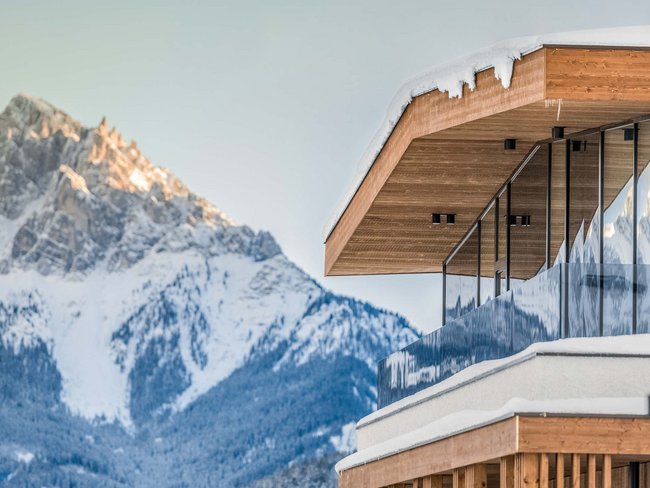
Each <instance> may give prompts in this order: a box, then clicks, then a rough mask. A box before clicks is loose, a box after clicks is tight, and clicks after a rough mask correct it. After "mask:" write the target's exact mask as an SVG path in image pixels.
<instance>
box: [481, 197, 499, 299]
mask: <svg viewBox="0 0 650 488" xmlns="http://www.w3.org/2000/svg"><path fill="white" fill-rule="evenodd" d="M495 223H496V215H495V205H494V203H493V204H492V205H491V206H490V209H489V210H488V211H487V213H486V214H485V217H484V218H483V220H482V221H481V278H480V279H481V282H480V287H481V303H480V305H483V304H484V303H487V302H488V301H489V300H491V299H492V298H494V272H495V261H496V255H495V252H494V251H495V249H494V239H495V234H494V232H495Z"/></svg>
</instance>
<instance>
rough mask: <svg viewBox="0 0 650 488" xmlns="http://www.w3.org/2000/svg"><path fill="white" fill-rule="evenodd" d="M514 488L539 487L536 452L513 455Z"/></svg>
mask: <svg viewBox="0 0 650 488" xmlns="http://www.w3.org/2000/svg"><path fill="white" fill-rule="evenodd" d="M514 488H539V456H538V455H537V454H516V455H515V486H514Z"/></svg>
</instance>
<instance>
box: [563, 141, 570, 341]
mask: <svg viewBox="0 0 650 488" xmlns="http://www.w3.org/2000/svg"><path fill="white" fill-rule="evenodd" d="M570 202H571V139H567V140H566V142H565V165H564V270H565V272H564V280H563V285H564V290H563V296H564V307H563V315H564V320H563V323H564V333H563V335H562V337H569V330H570V329H569V266H567V264H568V263H569V253H570V246H569V240H570V237H571V235H570V232H571V225H570V224H571V206H570Z"/></svg>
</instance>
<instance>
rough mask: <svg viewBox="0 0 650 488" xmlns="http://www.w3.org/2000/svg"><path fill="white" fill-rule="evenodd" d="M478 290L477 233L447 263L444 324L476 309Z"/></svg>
mask: <svg viewBox="0 0 650 488" xmlns="http://www.w3.org/2000/svg"><path fill="white" fill-rule="evenodd" d="M477 290H478V232H477V231H476V229H474V231H472V233H471V234H470V236H469V237H468V238H467V240H466V241H465V242H464V243H463V245H462V246H461V247H460V248H459V249H458V251H457V252H456V254H454V256H453V257H452V258H451V259H450V260H449V262H448V263H447V276H446V295H447V296H446V298H445V307H446V310H445V322H449V321H450V320H453V319H456V318H458V317H461V316H462V315H464V314H466V313H467V312H469V311H470V310H473V309H474V308H476V293H477Z"/></svg>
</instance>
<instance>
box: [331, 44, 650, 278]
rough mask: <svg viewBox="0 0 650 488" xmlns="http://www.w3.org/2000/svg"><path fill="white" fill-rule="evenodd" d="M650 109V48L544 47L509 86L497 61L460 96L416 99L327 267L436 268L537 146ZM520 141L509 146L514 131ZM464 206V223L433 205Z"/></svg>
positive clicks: (354, 203) (517, 67)
mask: <svg viewBox="0 0 650 488" xmlns="http://www.w3.org/2000/svg"><path fill="white" fill-rule="evenodd" d="M649 113H650V50H647V49H641V48H630V49H623V48H615V49H612V48H604V47H562V46H544V47H543V48H541V49H539V50H537V51H534V52H532V53H530V54H527V55H525V56H523V57H522V58H521V59H520V60H517V61H515V64H514V69H513V75H512V80H511V85H510V87H509V88H507V89H506V88H503V86H502V84H501V81H499V80H497V79H496V78H495V76H494V70H493V69H489V70H485V71H482V72H479V73H477V74H476V88H475V89H474V90H473V91H472V90H470V89H469V88H468V87H467V86H465V87H464V89H463V96H462V97H461V98H449V97H448V95H447V93H444V92H439V91H437V90H434V91H432V92H429V93H426V94H424V95H421V96H418V97H416V98H415V99H414V100H413V101H412V103H411V104H410V105H409V106H408V107H407V109H406V110H405V112H404V113H403V115H402V117H401V118H400V120H399V122H398V123H397V125H396V126H395V128H394V129H393V131H392V133H391V135H390V137H389V138H388V140H387V141H386V143H385V144H384V146H383V148H382V150H381V151H380V153H379V155H378V156H377V158H376V159H375V162H374V164H373V165H372V167H371V168H370V170H369V171H368V173H367V174H366V176H365V178H364V180H363V182H362V183H361V185H360V186H359V188H358V189H357V191H356V193H355V194H354V196H353V198H352V199H351V201H350V203H349V204H348V206H347V207H346V209H345V211H344V212H343V214H342V216H341V217H340V218H339V220H338V222H337V224H336V226H335V227H334V228H333V230H332V231H331V232H330V234H329V236H328V237H327V239H326V242H325V274H326V275H327V276H333V275H368V274H396V273H431V272H440V271H441V270H442V263H443V260H444V259H445V258H446V257H447V256H448V254H449V253H450V252H451V251H452V249H453V248H454V246H456V244H457V243H458V242H459V241H460V240H461V239H462V238H463V236H464V235H465V234H466V233H467V231H468V230H469V228H470V227H471V225H472V224H473V223H474V222H475V221H476V219H477V217H478V216H479V214H480V213H481V211H482V210H483V209H484V208H485V206H486V205H487V204H488V203H489V202H490V200H491V199H492V197H494V195H495V193H496V192H497V191H498V190H499V188H500V187H501V186H502V185H503V184H504V182H505V181H506V180H507V178H508V177H509V176H511V175H512V173H513V172H514V171H515V170H516V168H517V167H518V166H519V165H520V163H521V162H522V160H523V159H524V158H525V156H526V154H527V153H528V152H529V151H530V150H531V149H532V148H533V147H534V145H535V143H536V142H537V141H540V140H545V139H548V138H549V137H550V133H551V128H552V127H554V126H562V127H565V133H566V134H571V133H574V132H579V131H583V130H587V129H590V128H594V127H599V126H603V125H607V124H613V123H617V122H620V121H624V120H629V119H634V118H637V117H641V116H643V115H646V114H649ZM510 138H513V139H517V148H516V150H508V151H506V150H504V140H505V139H510ZM433 212H435V213H454V214H456V225H455V226H444V225H441V226H433V225H431V213H433Z"/></svg>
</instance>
